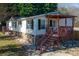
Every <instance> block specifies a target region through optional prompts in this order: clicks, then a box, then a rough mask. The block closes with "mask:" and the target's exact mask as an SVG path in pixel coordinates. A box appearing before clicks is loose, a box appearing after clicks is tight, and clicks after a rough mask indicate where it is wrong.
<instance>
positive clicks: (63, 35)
mask: <svg viewBox="0 0 79 59" xmlns="http://www.w3.org/2000/svg"><path fill="white" fill-rule="evenodd" d="M75 17H76V16H72V15H60V14H58V15H47V16H46V18H47V20H46V33H45V34H44V35H43V36H42V37H41V38H40V39H39V40H38V41H37V44H36V45H37V50H40V51H41V52H43V51H46V49H48V48H49V47H50V48H51V47H52V48H54V47H60V42H61V41H63V40H68V39H73V28H74V20H75ZM52 21H54V22H56V25H54V26H52V25H51V24H52ZM50 23H51V24H50ZM50 25H51V27H50Z"/></svg>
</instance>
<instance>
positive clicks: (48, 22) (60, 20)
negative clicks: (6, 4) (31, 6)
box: [7, 12, 75, 44]
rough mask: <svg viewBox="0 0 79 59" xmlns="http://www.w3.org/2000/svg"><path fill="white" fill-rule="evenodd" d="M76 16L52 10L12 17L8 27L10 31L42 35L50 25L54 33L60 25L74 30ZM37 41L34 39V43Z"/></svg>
mask: <svg viewBox="0 0 79 59" xmlns="http://www.w3.org/2000/svg"><path fill="white" fill-rule="evenodd" d="M74 17H75V16H73V15H64V14H60V13H59V12H51V13H47V14H41V15H36V16H30V17H11V18H10V20H9V21H8V22H7V27H8V29H9V30H10V31H13V32H19V33H22V34H24V35H23V36H25V35H26V34H30V35H33V36H40V35H44V34H45V33H46V32H47V29H48V27H49V28H51V29H52V32H53V33H54V32H57V31H58V29H59V27H63V28H66V30H67V29H68V28H71V29H70V30H72V29H73V25H74ZM59 32H60V31H59ZM64 34H65V33H64ZM61 35H62V34H61ZM44 40H45V39H43V41H44ZM36 41H37V39H35V40H34V39H33V40H32V42H33V43H35V42H36ZM41 43H42V42H41ZM41 43H40V44H41Z"/></svg>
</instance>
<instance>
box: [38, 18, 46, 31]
mask: <svg viewBox="0 0 79 59" xmlns="http://www.w3.org/2000/svg"><path fill="white" fill-rule="evenodd" d="M38 29H39V30H40V29H45V20H40V19H38Z"/></svg>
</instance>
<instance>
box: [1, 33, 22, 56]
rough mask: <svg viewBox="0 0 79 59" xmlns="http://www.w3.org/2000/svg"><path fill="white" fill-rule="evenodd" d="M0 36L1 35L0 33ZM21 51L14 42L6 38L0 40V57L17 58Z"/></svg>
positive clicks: (20, 47)
mask: <svg viewBox="0 0 79 59" xmlns="http://www.w3.org/2000/svg"><path fill="white" fill-rule="evenodd" d="M1 35H3V33H1V32H0V36H1ZM22 50H23V49H22V46H21V45H20V44H18V42H16V41H15V40H13V39H11V38H8V37H6V38H5V37H4V38H0V56H17V55H20V52H22Z"/></svg>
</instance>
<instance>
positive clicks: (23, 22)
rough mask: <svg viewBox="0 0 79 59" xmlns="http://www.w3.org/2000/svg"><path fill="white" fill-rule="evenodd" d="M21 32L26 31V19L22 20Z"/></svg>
mask: <svg viewBox="0 0 79 59" xmlns="http://www.w3.org/2000/svg"><path fill="white" fill-rule="evenodd" d="M20 29H21V32H23V33H26V20H22V27H21V28H20Z"/></svg>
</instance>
